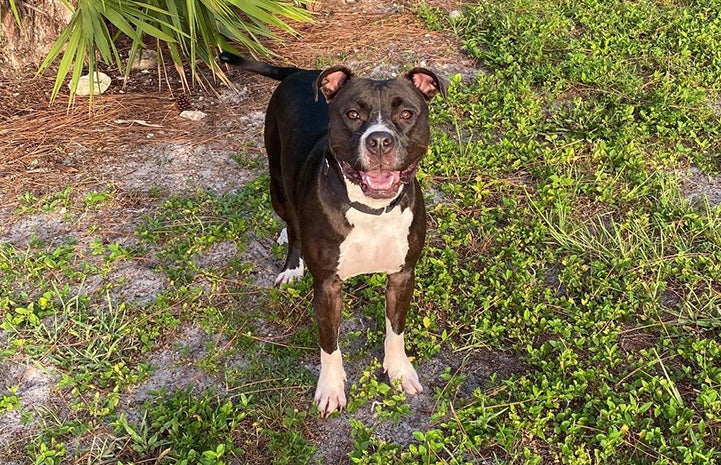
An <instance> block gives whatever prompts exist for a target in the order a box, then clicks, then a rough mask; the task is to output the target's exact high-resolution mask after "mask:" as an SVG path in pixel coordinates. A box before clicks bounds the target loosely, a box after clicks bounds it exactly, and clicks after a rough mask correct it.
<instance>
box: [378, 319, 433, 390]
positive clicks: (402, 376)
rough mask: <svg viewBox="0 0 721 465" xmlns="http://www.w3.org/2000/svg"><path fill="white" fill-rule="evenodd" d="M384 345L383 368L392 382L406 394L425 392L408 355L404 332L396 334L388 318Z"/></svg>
mask: <svg viewBox="0 0 721 465" xmlns="http://www.w3.org/2000/svg"><path fill="white" fill-rule="evenodd" d="M384 346H385V356H384V357H383V369H384V370H385V371H386V373H388V378H389V379H390V380H391V384H394V385H397V386H398V389H399V390H402V391H403V392H405V393H406V394H411V395H417V394H420V393H421V392H423V386H421V382H420V380H419V379H418V373H416V369H415V368H413V364H412V363H411V361H410V360H408V357H407V356H406V350H405V341H404V338H403V334H395V333H394V332H393V330H392V329H391V323H390V321H388V319H386V340H385V344H384Z"/></svg>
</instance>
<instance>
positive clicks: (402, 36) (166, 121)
mask: <svg viewBox="0 0 721 465" xmlns="http://www.w3.org/2000/svg"><path fill="white" fill-rule="evenodd" d="M374 1H375V0H370V1H367V2H358V3H357V4H350V3H345V2H344V1H341V2H335V3H332V4H331V3H327V4H325V5H323V6H324V7H326V8H327V10H328V11H325V12H317V13H316V15H315V22H313V23H308V24H297V25H296V30H297V31H298V33H299V35H298V36H297V37H291V36H285V37H284V39H283V40H282V41H276V42H272V43H270V44H268V45H269V47H270V48H271V49H273V50H274V52H275V53H276V54H277V55H278V59H277V61H284V62H287V63H293V64H295V65H297V66H302V67H322V66H327V65H329V64H331V63H340V62H346V63H353V66H354V67H359V68H360V69H358V71H360V73H361V74H362V73H363V72H365V71H367V70H368V69H372V68H373V67H374V66H378V65H381V64H387V63H404V64H408V65H411V64H417V63H420V62H422V61H427V62H430V63H434V64H459V63H463V64H465V65H467V66H473V63H472V61H471V60H469V59H468V58H467V57H466V56H464V55H463V53H462V52H461V51H460V49H461V47H460V44H459V43H458V40H457V38H455V37H454V36H453V35H452V34H451V33H446V32H438V31H429V30H427V29H426V28H425V27H424V26H423V24H422V22H421V21H420V20H419V19H418V18H417V17H416V16H415V15H414V14H412V13H409V12H405V11H406V10H407V8H402V9H401V12H393V11H391V12H386V13H374V12H368V11H364V10H366V9H367V8H378V7H379V6H380V8H381V9H382V8H385V5H386V3H383V2H381V3H378V2H375V3H374ZM356 5H357V6H356ZM443 7H446V6H445V5H444V6H443ZM363 68H366V69H363ZM49 74H51V73H48V75H46V76H41V77H31V78H27V77H23V78H19V79H16V80H0V208H3V207H9V206H11V205H13V204H14V201H15V200H16V199H17V197H18V196H19V195H21V194H22V193H24V192H28V191H33V192H35V191H38V189H39V186H41V185H42V186H44V189H42V190H45V191H52V190H53V189H58V188H61V187H63V186H66V185H67V184H68V181H69V176H70V175H73V176H74V178H76V179H77V178H78V174H80V173H78V171H81V172H92V169H93V165H94V164H96V163H98V160H97V159H94V157H93V156H87V157H83V158H82V161H80V162H78V157H70V158H72V162H68V160H69V158H68V156H67V155H68V153H72V152H76V151H78V150H81V151H88V152H95V153H97V152H102V153H103V154H104V156H106V157H107V156H112V154H113V153H116V154H118V155H122V153H123V151H126V150H128V147H132V146H133V145H137V144H144V143H163V142H165V141H171V140H172V141H173V142H175V143H178V142H181V143H182V142H183V141H187V142H188V143H200V142H203V141H208V140H209V139H210V140H212V139H213V138H217V139H218V140H222V139H223V138H227V136H228V131H229V125H228V124H227V121H228V120H233V119H236V120H237V119H238V118H237V117H238V112H236V109H234V108H233V107H232V105H227V104H220V103H218V102H217V101H214V100H213V98H212V96H208V97H209V98H208V99H206V101H205V103H204V106H205V108H198V109H202V110H203V111H206V110H207V111H208V112H209V113H211V114H213V116H214V118H209V120H208V121H205V122H203V123H202V124H198V123H194V122H190V121H186V120H182V119H180V118H178V114H179V110H178V107H177V105H176V103H175V96H177V95H178V91H177V90H176V91H174V92H171V91H169V90H168V89H167V88H160V89H159V88H158V85H157V82H158V79H157V78H156V77H155V76H153V77H154V78H155V79H154V82H155V84H154V85H145V86H143V85H136V87H135V88H131V89H125V90H121V87H120V86H119V85H117V84H116V85H114V86H112V87H111V89H110V91H109V93H108V94H107V95H103V96H101V97H100V98H96V99H95V101H94V103H93V105H87V104H86V102H87V100H84V99H81V98H78V99H77V100H76V102H75V104H74V106H71V107H68V100H67V96H63V95H61V96H60V97H59V98H58V99H57V100H56V101H55V102H54V103H52V104H50V103H49V95H50V90H51V89H52V84H53V76H50V75H49ZM230 75H231V79H232V80H233V81H236V82H238V80H241V81H242V84H243V85H246V86H249V87H250V88H251V89H250V98H249V99H248V101H250V103H249V104H248V105H252V106H253V107H256V109H262V108H263V105H264V103H263V102H265V101H267V98H266V97H267V95H269V93H270V91H271V90H272V88H273V87H274V85H275V84H274V83H272V82H269V81H268V80H264V79H262V78H258V77H256V76H250V77H248V75H247V74H244V73H242V72H240V71H237V70H230ZM139 80H142V76H136V79H134V81H135V82H136V83H137V82H138V81H139ZM121 92H122V93H121ZM181 92H182V91H181ZM193 92H194V94H195V95H197V94H198V93H202V91H199V90H198V89H195V90H193ZM206 95H207V94H206ZM253 100H254V101H253ZM256 104H257V105H256ZM244 105H245V101H244ZM246 106H247V105H246ZM239 110H240V112H243V111H247V110H248V108H243V109H239ZM223 122H225V123H224V124H221V123H223ZM157 126H160V127H157ZM233 130H235V131H239V132H241V131H242V128H238V126H237V125H230V131H233ZM151 136H152V137H151Z"/></svg>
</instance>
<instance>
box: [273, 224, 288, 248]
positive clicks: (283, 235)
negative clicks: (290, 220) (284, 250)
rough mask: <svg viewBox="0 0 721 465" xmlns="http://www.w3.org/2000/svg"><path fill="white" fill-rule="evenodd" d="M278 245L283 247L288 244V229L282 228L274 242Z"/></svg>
mask: <svg viewBox="0 0 721 465" xmlns="http://www.w3.org/2000/svg"><path fill="white" fill-rule="evenodd" d="M275 242H276V243H277V244H278V245H283V244H287V243H288V228H283V230H282V231H281V232H280V235H279V236H278V239H276V241H275Z"/></svg>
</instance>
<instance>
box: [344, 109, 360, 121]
mask: <svg viewBox="0 0 721 465" xmlns="http://www.w3.org/2000/svg"><path fill="white" fill-rule="evenodd" d="M345 115H346V116H347V117H348V119H350V120H357V119H360V113H358V112H357V111H355V110H349V111H348V112H347V113H346V114H345Z"/></svg>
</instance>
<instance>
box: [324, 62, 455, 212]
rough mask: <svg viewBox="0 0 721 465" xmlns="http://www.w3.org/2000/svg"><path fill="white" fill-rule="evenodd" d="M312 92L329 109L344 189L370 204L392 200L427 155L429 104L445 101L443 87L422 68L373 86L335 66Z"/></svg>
mask: <svg viewBox="0 0 721 465" xmlns="http://www.w3.org/2000/svg"><path fill="white" fill-rule="evenodd" d="M315 92H316V98H318V92H321V93H322V94H323V95H324V96H325V99H326V100H327V101H328V103H329V117H330V124H329V129H328V138H329V144H330V149H331V151H332V153H333V155H334V156H335V158H336V159H337V160H338V163H339V164H340V166H341V169H342V171H343V175H344V176H345V178H346V183H347V184H348V183H350V184H351V185H355V186H357V187H359V188H360V189H361V191H362V195H363V196H365V197H368V198H370V199H378V200H385V199H393V198H395V197H396V196H397V195H398V192H399V191H400V187H401V186H402V185H403V184H407V183H409V182H411V181H412V180H413V177H414V176H415V173H416V170H417V168H418V163H419V162H420V160H421V158H422V157H423V156H424V155H425V154H426V151H427V149H428V143H429V136H430V130H429V126H428V102H429V101H430V100H431V99H432V98H433V97H434V96H435V95H436V94H438V93H440V94H441V95H442V96H443V97H444V98H445V95H446V86H445V83H444V82H443V81H441V80H440V79H439V78H438V77H437V76H436V75H435V74H434V73H433V72H431V71H429V70H427V69H425V68H414V69H412V70H410V71H409V72H407V73H406V74H405V75H403V76H402V77H398V78H395V79H388V80H383V81H377V80H371V79H362V78H357V77H354V76H353V73H352V72H351V71H350V70H349V69H348V68H345V67H341V66H336V67H332V68H328V69H326V70H324V71H323V72H322V73H321V74H320V76H319V77H318V80H317V81H316V89H315Z"/></svg>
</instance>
